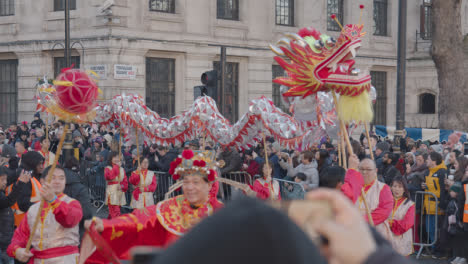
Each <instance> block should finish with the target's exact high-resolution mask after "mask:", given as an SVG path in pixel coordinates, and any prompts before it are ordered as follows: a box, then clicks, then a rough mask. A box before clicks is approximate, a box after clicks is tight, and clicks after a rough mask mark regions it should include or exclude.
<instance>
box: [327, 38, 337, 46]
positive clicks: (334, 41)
mask: <svg viewBox="0 0 468 264" xmlns="http://www.w3.org/2000/svg"><path fill="white" fill-rule="evenodd" d="M326 42H327V46H329V47H333V46H335V44H336V40H335V38H333V37H330V38H328V39H327V40H326Z"/></svg>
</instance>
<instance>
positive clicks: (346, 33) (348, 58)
mask: <svg viewBox="0 0 468 264" xmlns="http://www.w3.org/2000/svg"><path fill="white" fill-rule="evenodd" d="M362 29H363V25H354V24H351V25H346V26H345V27H344V28H343V30H342V31H341V34H340V36H339V37H338V39H337V40H335V39H334V38H333V37H330V36H328V35H326V34H321V33H320V32H319V31H318V30H316V29H314V28H303V29H301V30H299V32H298V33H297V34H291V33H289V34H286V38H282V39H281V40H280V41H278V43H277V45H278V46H279V48H278V46H273V45H270V48H271V49H272V50H273V52H275V53H276V54H278V55H279V56H276V57H275V60H276V61H277V62H278V63H279V64H280V65H281V66H282V67H283V68H284V69H285V70H286V71H287V73H288V76H287V77H279V78H276V79H275V80H274V82H276V83H279V84H282V85H286V86H288V87H290V89H289V91H288V92H286V93H285V94H284V96H304V97H305V96H307V95H310V94H314V93H316V92H318V91H326V90H335V92H337V93H339V94H340V95H348V96H357V95H360V94H361V93H362V92H363V91H368V90H369V89H370V76H369V75H368V74H363V73H361V72H360V70H359V69H357V68H355V67H354V64H355V60H354V58H355V57H356V53H357V50H358V49H359V48H360V47H361V38H362V36H364V34H365V33H364V32H362ZM283 57H287V58H289V61H290V62H289V63H288V62H287V61H285V59H284V58H283Z"/></svg>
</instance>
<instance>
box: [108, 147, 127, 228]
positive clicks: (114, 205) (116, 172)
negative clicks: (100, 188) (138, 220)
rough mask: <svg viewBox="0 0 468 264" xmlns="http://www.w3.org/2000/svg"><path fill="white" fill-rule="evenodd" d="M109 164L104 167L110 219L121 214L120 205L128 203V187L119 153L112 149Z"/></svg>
mask: <svg viewBox="0 0 468 264" xmlns="http://www.w3.org/2000/svg"><path fill="white" fill-rule="evenodd" d="M108 165H109V166H107V167H106V168H105V169H104V177H105V178H106V182H107V187H106V200H105V204H107V206H108V207H109V217H108V218H109V219H111V218H114V217H117V216H119V215H120V206H122V205H126V204H127V199H126V198H125V192H126V191H127V189H128V181H127V176H126V175H125V171H124V169H123V168H122V166H121V165H120V158H119V153H117V152H115V151H112V152H111V153H110V154H109V160H108Z"/></svg>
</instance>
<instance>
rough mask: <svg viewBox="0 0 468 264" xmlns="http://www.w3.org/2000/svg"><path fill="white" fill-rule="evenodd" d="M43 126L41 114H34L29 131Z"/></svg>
mask: <svg viewBox="0 0 468 264" xmlns="http://www.w3.org/2000/svg"><path fill="white" fill-rule="evenodd" d="M43 126H44V121H42V119H41V113H39V112H36V113H35V114H34V121H32V122H31V129H36V128H41V127H43Z"/></svg>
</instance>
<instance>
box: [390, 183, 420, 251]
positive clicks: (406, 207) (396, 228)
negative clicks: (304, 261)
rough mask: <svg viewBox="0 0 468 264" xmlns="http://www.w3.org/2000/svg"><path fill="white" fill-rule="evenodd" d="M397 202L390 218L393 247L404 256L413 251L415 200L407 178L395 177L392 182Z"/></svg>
mask: <svg viewBox="0 0 468 264" xmlns="http://www.w3.org/2000/svg"><path fill="white" fill-rule="evenodd" d="M391 188H392V193H393V198H394V199H395V204H394V206H393V210H392V214H391V215H390V217H389V218H388V221H389V223H390V229H391V231H392V234H393V237H392V240H391V242H392V245H393V248H394V249H395V250H396V251H397V252H398V253H400V254H401V255H403V256H408V255H411V254H412V253H413V227H414V214H415V207H414V202H413V201H411V199H410V195H409V191H408V186H407V184H406V180H405V179H404V178H403V177H401V176H399V177H395V178H394V179H393V181H392V184H391Z"/></svg>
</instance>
